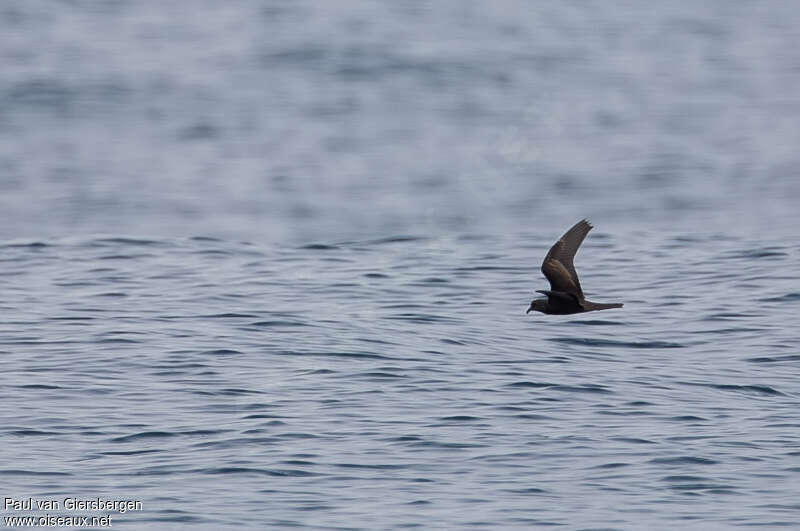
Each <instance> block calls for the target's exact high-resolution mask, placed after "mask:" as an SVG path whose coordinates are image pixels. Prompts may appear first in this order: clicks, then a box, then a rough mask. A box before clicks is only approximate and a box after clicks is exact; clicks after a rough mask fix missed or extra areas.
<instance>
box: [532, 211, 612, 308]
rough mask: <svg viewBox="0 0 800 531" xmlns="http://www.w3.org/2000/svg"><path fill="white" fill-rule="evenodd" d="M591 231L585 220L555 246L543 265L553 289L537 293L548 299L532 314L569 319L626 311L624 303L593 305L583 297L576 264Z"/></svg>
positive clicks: (537, 301) (539, 302) (538, 303)
mask: <svg viewBox="0 0 800 531" xmlns="http://www.w3.org/2000/svg"><path fill="white" fill-rule="evenodd" d="M590 230H592V226H591V225H590V224H589V222H588V221H586V220H585V219H582V220H581V221H579V222H578V223H576V224H575V225H574V226H573V227H572V228H571V229H569V230H568V231H567V232H566V233H564V235H563V236H562V237H561V238H560V239H559V240H558V241H557V242H556V243H555V244H553V246H552V247H551V248H550V251H549V252H548V253H547V256H545V257H544V262H542V273H544V276H545V277H547V280H548V281H549V282H550V289H549V290H537V293H542V294H544V295H546V296H547V298H546V299H535V300H533V301H532V302H531V306H530V308H528V312H530V311H531V310H535V311H537V312H542V313H547V314H557V315H567V314H571V313H582V312H591V311H594V310H609V309H611V308H622V304H621V303H601V302H592V301H587V300H586V298H585V297H584V296H583V290H582V289H581V283H580V281H579V280H578V273H577V272H576V271H575V266H574V265H573V263H572V261H573V259H574V258H575V253H577V252H578V247H580V246H581V243H583V240H584V238H586V235H587V234H589V231H590ZM526 313H527V312H526Z"/></svg>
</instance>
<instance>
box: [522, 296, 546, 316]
mask: <svg viewBox="0 0 800 531" xmlns="http://www.w3.org/2000/svg"><path fill="white" fill-rule="evenodd" d="M546 307H547V299H534V300H532V301H531V307H530V308H528V311H527V312H525V313H531V311H537V312H542V313H544V309H545V308H546Z"/></svg>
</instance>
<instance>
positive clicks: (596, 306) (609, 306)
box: [586, 301, 622, 310]
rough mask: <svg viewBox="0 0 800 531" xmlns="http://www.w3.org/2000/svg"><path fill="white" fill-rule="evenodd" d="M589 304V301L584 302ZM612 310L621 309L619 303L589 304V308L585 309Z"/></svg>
mask: <svg viewBox="0 0 800 531" xmlns="http://www.w3.org/2000/svg"><path fill="white" fill-rule="evenodd" d="M586 302H589V301H586ZM612 308H622V303H621V302H609V303H604V302H589V307H588V308H586V309H587V310H610V309H612Z"/></svg>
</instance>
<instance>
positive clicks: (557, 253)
mask: <svg viewBox="0 0 800 531" xmlns="http://www.w3.org/2000/svg"><path fill="white" fill-rule="evenodd" d="M590 230H592V226H591V225H590V224H589V222H588V221H586V220H585V219H582V220H580V221H579V222H577V223H576V224H575V225H574V226H573V227H572V228H571V229H569V230H568V231H567V232H565V233H564V235H563V236H562V237H561V238H560V239H559V240H558V241H557V242H556V243H555V244H553V246H552V247H551V248H550V251H549V252H548V253H547V256H545V258H544V262H542V273H544V276H545V277H547V280H548V281H550V289H551V290H552V291H564V292H567V293H573V294H575V295H577V296H578V297H580V298H581V299H582V298H583V290H582V289H581V283H580V281H579V280H578V273H577V272H576V271H575V266H574V265H573V263H572V260H573V259H574V258H575V253H576V252H578V247H580V246H581V243H583V240H584V238H586V235H587V234H589V231H590Z"/></svg>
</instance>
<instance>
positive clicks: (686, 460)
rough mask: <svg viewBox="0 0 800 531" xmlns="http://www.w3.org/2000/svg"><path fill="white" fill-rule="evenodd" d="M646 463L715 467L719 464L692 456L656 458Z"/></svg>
mask: <svg viewBox="0 0 800 531" xmlns="http://www.w3.org/2000/svg"><path fill="white" fill-rule="evenodd" d="M648 462H649V463H652V464H656V465H716V464H718V463H719V461H715V460H713V459H708V458H706V457H695V456H692V455H685V456H681V457H656V458H655V459H651V460H650V461H648Z"/></svg>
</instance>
